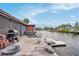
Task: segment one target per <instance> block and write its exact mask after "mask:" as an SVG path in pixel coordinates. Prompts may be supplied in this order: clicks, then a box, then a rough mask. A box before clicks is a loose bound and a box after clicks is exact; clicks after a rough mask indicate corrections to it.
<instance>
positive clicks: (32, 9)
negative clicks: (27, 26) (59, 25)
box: [18, 4, 48, 17]
mask: <svg viewBox="0 0 79 59" xmlns="http://www.w3.org/2000/svg"><path fill="white" fill-rule="evenodd" d="M40 6H41V4H40V5H39V8H37V7H36V6H28V7H27V6H23V7H21V10H20V11H18V13H19V14H21V15H22V16H23V17H32V16H36V15H38V14H41V13H44V12H47V11H48V9H45V8H42V7H40Z"/></svg>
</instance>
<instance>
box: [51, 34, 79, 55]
mask: <svg viewBox="0 0 79 59" xmlns="http://www.w3.org/2000/svg"><path fill="white" fill-rule="evenodd" d="M51 35H52V38H53V39H54V40H61V41H64V42H66V47H56V48H55V51H56V53H58V55H60V56H72V55H74V56H78V55H79V35H74V34H71V33H58V32H52V33H51Z"/></svg>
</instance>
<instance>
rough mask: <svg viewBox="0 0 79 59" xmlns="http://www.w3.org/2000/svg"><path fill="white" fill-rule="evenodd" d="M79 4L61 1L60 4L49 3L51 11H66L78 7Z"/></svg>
mask: <svg viewBox="0 0 79 59" xmlns="http://www.w3.org/2000/svg"><path fill="white" fill-rule="evenodd" d="M78 7H79V4H76V3H75V4H73V3H61V4H51V9H52V13H53V11H55V13H56V12H61V11H67V10H71V9H74V8H78Z"/></svg>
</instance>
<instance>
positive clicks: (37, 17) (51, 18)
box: [0, 3, 79, 27]
mask: <svg viewBox="0 0 79 59" xmlns="http://www.w3.org/2000/svg"><path fill="white" fill-rule="evenodd" d="M0 9H3V10H4V11H6V12H7V13H10V14H11V15H13V16H15V17H16V18H18V19H20V20H23V19H24V18H29V19H30V23H31V24H36V25H37V26H46V25H47V26H53V27H55V26H58V25H60V24H64V23H65V24H67V23H70V24H72V25H73V24H74V23H75V22H76V21H78V22H79V4H77V3H76V4H74V3H25V4H24V3H14V4H13V3H12V4H11V3H2V4H1V3H0Z"/></svg>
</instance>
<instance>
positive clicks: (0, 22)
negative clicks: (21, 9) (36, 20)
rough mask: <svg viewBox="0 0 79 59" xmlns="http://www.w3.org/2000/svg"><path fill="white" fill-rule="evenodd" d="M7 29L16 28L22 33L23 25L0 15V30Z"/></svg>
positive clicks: (6, 30) (4, 30)
mask: <svg viewBox="0 0 79 59" xmlns="http://www.w3.org/2000/svg"><path fill="white" fill-rule="evenodd" d="M9 29H16V30H18V32H19V34H23V32H24V31H25V26H24V25H22V24H20V23H17V22H15V21H12V20H10V19H8V18H6V17H4V16H1V15H0V32H8V30H9Z"/></svg>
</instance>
